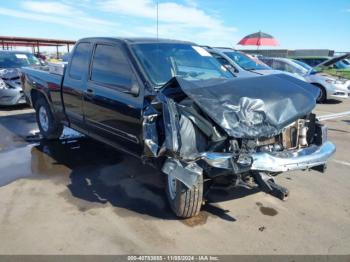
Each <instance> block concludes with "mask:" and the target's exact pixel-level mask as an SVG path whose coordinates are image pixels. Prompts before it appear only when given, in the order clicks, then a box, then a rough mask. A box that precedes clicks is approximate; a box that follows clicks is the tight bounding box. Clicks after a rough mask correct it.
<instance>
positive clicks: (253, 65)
mask: <svg viewBox="0 0 350 262" xmlns="http://www.w3.org/2000/svg"><path fill="white" fill-rule="evenodd" d="M206 50H207V51H208V52H209V53H210V54H211V55H212V56H214V57H215V58H216V59H217V60H218V61H219V62H220V63H221V64H222V65H223V66H225V67H226V68H228V69H229V70H230V71H231V72H232V73H233V74H235V75H236V76H237V77H252V76H253V77H254V76H257V75H270V74H281V73H284V74H288V75H290V76H293V77H296V78H298V79H300V80H303V81H305V79H304V78H303V77H302V76H299V75H294V74H290V73H288V72H284V71H280V70H274V69H273V68H271V67H269V66H268V65H266V64H264V63H263V62H262V61H259V59H257V58H256V59H252V58H251V57H250V56H249V55H247V54H244V53H243V52H241V51H237V50H234V49H231V48H212V47H206Z"/></svg>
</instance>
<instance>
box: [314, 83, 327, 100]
mask: <svg viewBox="0 0 350 262" xmlns="http://www.w3.org/2000/svg"><path fill="white" fill-rule="evenodd" d="M315 86H317V87H318V88H319V89H320V95H319V96H318V97H317V100H316V102H317V103H324V102H326V100H327V93H326V89H325V88H324V87H323V86H321V85H315Z"/></svg>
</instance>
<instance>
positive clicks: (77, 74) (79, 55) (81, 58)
mask: <svg viewBox="0 0 350 262" xmlns="http://www.w3.org/2000/svg"><path fill="white" fill-rule="evenodd" d="M89 52H90V44H89V43H79V44H78V45H77V47H76V48H75V50H74V53H73V57H72V61H71V66H70V70H69V76H70V77H71V78H74V79H77V80H81V79H82V76H83V75H85V74H86V72H87V69H88V67H89Z"/></svg>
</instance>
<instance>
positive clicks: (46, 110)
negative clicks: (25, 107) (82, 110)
mask: <svg viewBox="0 0 350 262" xmlns="http://www.w3.org/2000/svg"><path fill="white" fill-rule="evenodd" d="M35 115H36V121H37V123H38V126H39V130H40V133H41V135H42V136H43V137H44V138H45V139H48V140H54V139H58V138H60V136H61V135H62V132H63V125H62V124H61V123H60V122H58V121H57V120H56V119H55V118H54V116H53V114H52V112H51V109H50V106H49V104H48V103H47V102H46V100H45V99H44V98H39V99H38V101H37V102H36V103H35Z"/></svg>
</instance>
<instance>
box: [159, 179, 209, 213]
mask: <svg viewBox="0 0 350 262" xmlns="http://www.w3.org/2000/svg"><path fill="white" fill-rule="evenodd" d="M171 183H174V184H173V185H175V188H174V187H173V186H170V184H171ZM174 193H175V194H174ZM166 194H167V198H168V201H169V204H170V207H171V209H172V210H173V212H174V213H175V214H176V216H178V217H181V218H189V217H193V216H196V215H198V214H199V211H200V210H201V207H202V203H203V176H199V177H198V182H197V184H196V185H194V186H193V187H192V188H188V187H187V186H185V185H184V184H183V183H182V182H181V181H179V180H177V179H175V178H174V177H172V176H171V175H168V176H167V183H166Z"/></svg>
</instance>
